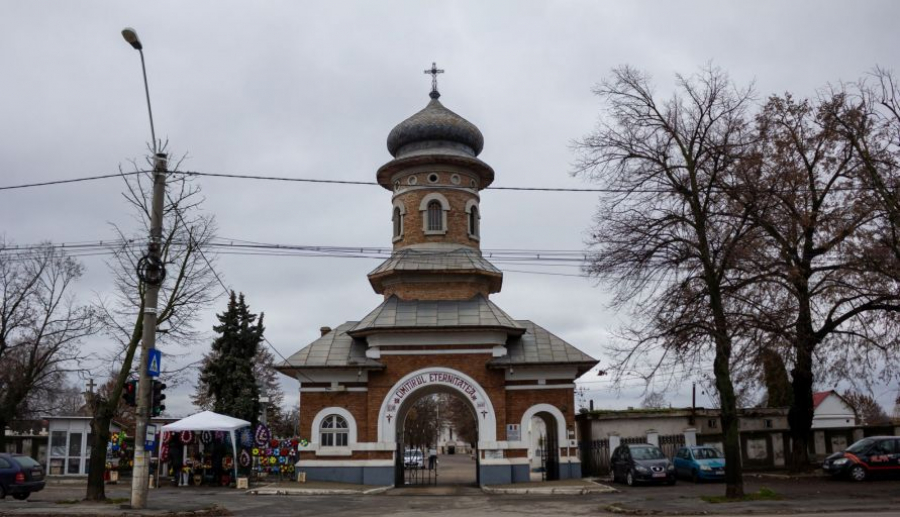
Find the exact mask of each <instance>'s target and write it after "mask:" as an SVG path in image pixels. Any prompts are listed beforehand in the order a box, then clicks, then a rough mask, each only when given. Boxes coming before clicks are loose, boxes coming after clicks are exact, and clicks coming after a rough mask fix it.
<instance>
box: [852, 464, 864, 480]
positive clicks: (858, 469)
mask: <svg viewBox="0 0 900 517" xmlns="http://www.w3.org/2000/svg"><path fill="white" fill-rule="evenodd" d="M867 474H868V473H867V472H866V468H865V467H863V466H862V465H854V466H853V468H851V469H850V479H852V480H853V481H865V479H866V475H867Z"/></svg>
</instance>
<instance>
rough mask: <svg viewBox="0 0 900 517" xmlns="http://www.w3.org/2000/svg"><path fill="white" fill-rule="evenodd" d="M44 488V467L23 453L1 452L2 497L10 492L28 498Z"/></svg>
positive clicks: (0, 494) (0, 495)
mask: <svg viewBox="0 0 900 517" xmlns="http://www.w3.org/2000/svg"><path fill="white" fill-rule="evenodd" d="M43 489H44V467H41V464H40V463H38V462H36V461H34V460H33V459H32V458H31V457H29V456H25V455H22V454H6V453H2V454H0V499H3V498H4V497H6V494H9V495H11V496H13V497H15V498H16V499H19V500H23V499H28V496H29V495H31V493H32V492H40V491H41V490H43Z"/></svg>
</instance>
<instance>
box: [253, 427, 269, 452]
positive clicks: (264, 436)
mask: <svg viewBox="0 0 900 517" xmlns="http://www.w3.org/2000/svg"><path fill="white" fill-rule="evenodd" d="M270 439H272V432H271V431H269V428H268V427H266V425H265V424H259V425H258V426H256V443H257V445H260V446H262V447H265V446H266V445H267V444H268V443H269V440H270Z"/></svg>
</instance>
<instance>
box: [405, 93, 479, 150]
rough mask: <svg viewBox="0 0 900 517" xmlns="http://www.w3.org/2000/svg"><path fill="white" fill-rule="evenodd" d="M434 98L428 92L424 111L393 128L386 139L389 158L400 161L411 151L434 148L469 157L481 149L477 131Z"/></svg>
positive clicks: (435, 95)
mask: <svg viewBox="0 0 900 517" xmlns="http://www.w3.org/2000/svg"><path fill="white" fill-rule="evenodd" d="M438 97H440V94H439V93H438V92H431V102H429V103H428V105H427V106H425V109H423V110H422V111H420V112H418V113H416V114H415V115H413V116H411V117H409V118H408V119H406V120H404V121H403V122H401V123H399V124H397V126H396V127H394V129H393V130H392V131H391V133H390V134H389V135H388V139H387V148H388V151H390V153H391V155H392V156H394V157H395V158H400V157H401V156H404V155H406V154H409V153H411V152H414V151H420V150H424V149H437V148H452V149H453V150H455V151H457V152H459V151H462V152H464V153H465V154H468V155H469V156H478V154H479V153H481V150H482V149H483V148H484V137H483V136H482V135H481V131H479V130H478V128H477V127H475V124H472V123H471V122H469V121H468V120H466V119H464V118H462V117H460V116H459V115H457V114H456V113H454V112H452V111H450V110H449V109H447V108H445V107H444V105H443V104H441V102H440V101H439V100H438Z"/></svg>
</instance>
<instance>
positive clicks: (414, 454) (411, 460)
mask: <svg viewBox="0 0 900 517" xmlns="http://www.w3.org/2000/svg"><path fill="white" fill-rule="evenodd" d="M403 466H404V467H409V468H415V469H421V468H424V467H425V457H424V455H423V454H422V451H420V450H418V449H406V452H405V453H404V454H403Z"/></svg>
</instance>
